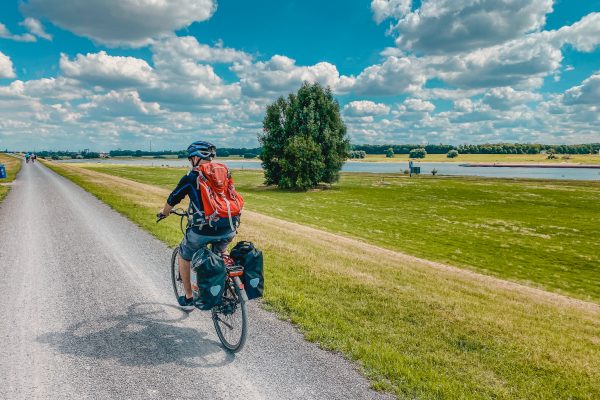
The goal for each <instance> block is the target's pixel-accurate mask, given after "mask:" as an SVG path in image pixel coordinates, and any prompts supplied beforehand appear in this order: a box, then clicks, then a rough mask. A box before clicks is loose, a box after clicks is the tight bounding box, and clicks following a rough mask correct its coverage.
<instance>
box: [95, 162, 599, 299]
mask: <svg viewBox="0 0 600 400" xmlns="http://www.w3.org/2000/svg"><path fill="white" fill-rule="evenodd" d="M85 167H86V168H89V169H92V170H96V171H101V172H104V173H108V174H113V175H116V176H121V177H124V178H127V179H132V180H135V181H138V182H142V183H148V184H154V185H159V186H161V187H163V188H166V189H171V188H172V187H173V186H174V185H175V183H176V182H177V181H178V179H179V178H180V176H181V175H182V174H183V173H184V170H183V169H176V168H151V167H133V166H114V165H113V166H107V165H86V166H85ZM234 177H235V179H236V184H237V186H238V189H239V190H240V191H241V192H242V193H243V194H244V196H245V198H246V201H247V207H248V208H249V209H251V210H254V211H257V212H260V213H264V214H267V215H273V216H275V217H277V218H282V219H287V220H289V221H294V222H299V223H302V224H305V225H309V226H313V227H316V228H318V229H323V230H327V231H330V232H335V233H340V234H344V235H347V236H352V237H356V238H360V239H362V240H365V241H367V242H370V243H373V244H376V245H379V246H382V247H385V248H389V249H392V250H399V251H403V252H406V253H408V254H411V255H415V256H419V257H423V258H426V259H429V260H435V261H439V262H444V263H448V264H452V265H456V266H459V267H463V268H469V269H473V270H476V271H479V272H483V273H486V274H491V275H494V276H498V277H501V278H504V279H511V280H514V281H519V282H522V283H526V284H529V285H532V286H537V287H541V288H544V289H548V290H553V291H556V292H560V293H564V294H568V295H572V296H576V297H578V298H581V299H585V300H591V301H595V302H598V301H600V241H598V240H597V238H599V237H600V182H577V181H542V180H510V179H482V178H465V177H462V178H433V177H425V176H423V177H419V178H413V179H410V178H407V177H404V176H398V175H379V174H343V175H342V179H341V182H340V183H339V184H337V185H334V187H333V188H332V189H328V190H319V191H312V192H308V193H293V192H286V191H280V190H276V189H274V188H266V187H264V186H262V185H261V182H262V174H261V173H260V172H258V171H236V172H235V175H234Z"/></svg>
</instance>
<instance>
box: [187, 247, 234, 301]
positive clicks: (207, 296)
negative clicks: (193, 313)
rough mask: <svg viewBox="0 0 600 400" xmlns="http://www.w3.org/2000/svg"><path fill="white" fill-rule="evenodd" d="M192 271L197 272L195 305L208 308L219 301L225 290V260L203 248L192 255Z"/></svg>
mask: <svg viewBox="0 0 600 400" xmlns="http://www.w3.org/2000/svg"><path fill="white" fill-rule="evenodd" d="M192 265H193V269H194V271H193V273H195V274H197V284H198V288H199V289H200V290H199V294H198V299H197V300H196V303H195V304H196V307H198V308H199V309H201V310H210V309H211V308H213V307H214V306H216V305H217V304H219V303H220V302H221V297H222V296H223V291H224V290H225V277H226V276H227V270H226V269H225V262H224V261H223V258H221V257H220V256H219V255H218V254H216V253H213V252H212V251H211V250H210V249H208V248H204V249H201V250H199V251H197V252H196V254H194V257H192Z"/></svg>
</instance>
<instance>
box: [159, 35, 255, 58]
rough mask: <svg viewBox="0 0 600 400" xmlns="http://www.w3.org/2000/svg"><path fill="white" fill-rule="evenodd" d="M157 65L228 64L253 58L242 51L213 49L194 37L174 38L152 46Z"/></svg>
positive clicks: (219, 47)
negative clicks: (184, 61)
mask: <svg viewBox="0 0 600 400" xmlns="http://www.w3.org/2000/svg"><path fill="white" fill-rule="evenodd" d="M152 53H153V60H154V62H155V63H164V64H168V63H171V62H173V61H174V60H184V59H185V60H191V61H193V62H207V63H227V64H231V63H234V62H249V61H251V60H252V57H251V56H250V55H249V54H247V53H245V52H243V51H240V50H236V49H232V48H227V47H222V45H220V44H219V45H218V46H214V47H211V46H209V45H207V44H202V43H200V42H198V40H197V39H196V38H195V37H194V36H172V37H167V38H164V39H163V40H157V41H155V42H154V43H153V44H152Z"/></svg>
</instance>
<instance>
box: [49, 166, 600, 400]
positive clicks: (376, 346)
mask: <svg viewBox="0 0 600 400" xmlns="http://www.w3.org/2000/svg"><path fill="white" fill-rule="evenodd" d="M51 167H52V168H53V169H54V170H55V171H57V172H59V173H61V174H63V175H64V176H66V177H67V178H69V179H71V180H73V181H74V182H75V183H77V184H79V185H81V186H82V187H83V188H85V189H86V190H88V191H90V192H91V193H93V194H94V195H96V196H97V197H98V198H99V199H100V200H102V201H104V202H106V203H107V204H109V205H110V206H111V207H113V208H114V209H115V210H117V211H119V212H121V213H122V214H124V215H126V216H127V217H129V218H130V219H131V220H132V221H134V222H135V223H137V224H138V225H140V226H141V227H143V228H144V229H147V230H148V231H150V232H151V233H152V234H154V235H156V236H157V237H158V238H160V239H162V240H163V241H165V242H166V243H169V244H170V245H174V244H176V243H177V242H178V241H179V239H180V237H181V233H180V232H179V227H178V222H177V221H176V220H173V219H171V220H167V221H165V224H158V225H157V224H155V223H154V215H155V213H156V210H157V208H158V207H160V206H161V205H162V203H163V202H164V199H165V197H166V195H167V194H168V190H166V189H162V188H159V187H155V186H150V185H145V184H140V183H137V182H133V181H128V180H126V179H123V178H119V177H115V176H111V175H107V174H102V173H98V172H95V171H92V170H89V169H84V168H81V167H78V166H73V165H64V164H51ZM239 239H246V240H252V241H254V242H255V243H256V244H257V245H258V246H259V247H260V248H262V249H263V250H264V252H265V259H266V271H265V272H266V280H267V289H266V297H265V299H264V303H265V304H266V305H267V306H268V307H269V308H271V309H273V310H275V311H276V312H277V313H278V314H279V315H280V316H282V317H283V318H287V319H289V320H291V321H292V322H293V323H295V324H297V325H298V326H299V328H300V329H301V330H302V332H303V333H304V335H305V337H306V338H307V339H309V340H311V341H315V342H317V343H319V344H320V345H321V346H322V347H324V348H326V349H331V350H336V351H340V352H342V353H343V354H344V355H345V356H346V357H348V358H350V359H352V360H356V361H357V362H358V363H359V364H360V365H361V366H362V367H363V369H364V371H365V373H366V375H367V376H368V377H369V378H370V379H371V380H372V382H373V385H374V387H376V388H379V389H385V390H389V391H392V392H393V393H395V394H396V395H397V396H398V397H399V398H424V399H429V398H448V399H456V398H499V399H514V398H531V399H546V398H580V399H594V398H599V397H600V387H599V386H598V382H599V381H600V371H599V370H598V368H597V366H598V365H600V339H599V338H600V307H598V306H597V305H595V304H591V303H582V302H577V301H570V300H568V299H565V298H563V297H560V296H556V295H553V294H551V293H547V292H542V293H540V292H539V291H536V290H533V289H530V288H526V287H520V286H517V285H514V284H510V283H507V282H504V281H500V280H497V279H494V278H490V277H484V276H478V275H476V274H472V273H466V274H464V273H461V272H460V271H457V270H456V269H453V268H441V267H436V266H433V265H430V264H427V263H422V262H419V261H418V260H411V259H408V258H406V257H404V256H401V255H399V254H397V253H394V252H392V251H385V250H382V249H378V248H377V247H374V246H369V245H365V244H363V243H360V242H357V241H355V240H351V239H350V240H349V239H343V238H340V237H339V236H336V235H332V234H330V233H326V232H322V231H318V230H315V229H311V228H308V227H304V226H301V225H297V224H293V223H290V222H285V221H280V220H276V219H274V218H264V217H261V216H259V215H257V214H254V213H247V214H246V216H245V217H244V223H243V224H242V228H241V231H240V237H239ZM251 334H252V335H260V332H251Z"/></svg>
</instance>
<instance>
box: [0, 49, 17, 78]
mask: <svg viewBox="0 0 600 400" xmlns="http://www.w3.org/2000/svg"><path fill="white" fill-rule="evenodd" d="M15 76H16V75H15V71H14V69H13V63H12V61H11V59H10V57H9V56H7V55H6V54H4V53H2V52H1V51H0V78H14V77H15Z"/></svg>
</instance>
